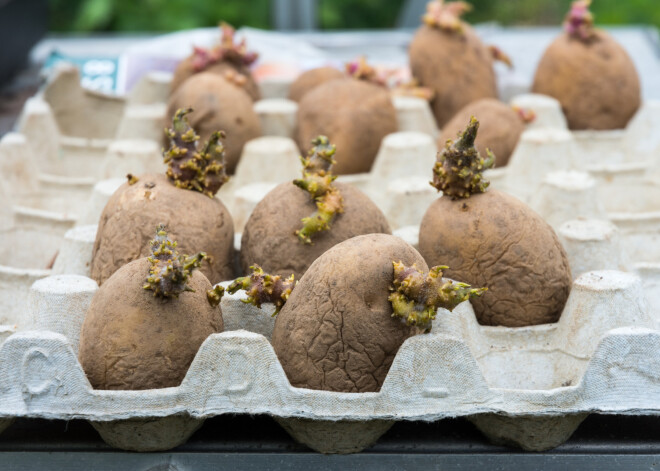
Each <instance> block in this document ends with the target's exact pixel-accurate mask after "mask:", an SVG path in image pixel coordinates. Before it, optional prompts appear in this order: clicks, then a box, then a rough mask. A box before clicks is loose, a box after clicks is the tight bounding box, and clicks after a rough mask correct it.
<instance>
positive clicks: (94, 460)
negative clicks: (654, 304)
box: [0, 415, 660, 471]
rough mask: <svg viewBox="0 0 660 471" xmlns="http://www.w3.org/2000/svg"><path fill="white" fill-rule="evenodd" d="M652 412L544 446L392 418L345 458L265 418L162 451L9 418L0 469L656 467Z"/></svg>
mask: <svg viewBox="0 0 660 471" xmlns="http://www.w3.org/2000/svg"><path fill="white" fill-rule="evenodd" d="M656 468H660V419H659V418H654V417H629V416H621V417H616V416H602V415H592V416H590V417H588V418H587V419H586V420H585V421H584V422H583V423H582V425H580V427H579V428H578V430H577V431H576V433H575V434H574V435H573V437H571V439H570V440H569V441H568V442H567V443H565V444H564V445H562V446H560V447H558V448H556V449H554V450H551V451H549V452H545V453H526V452H522V451H520V450H516V449H512V448H506V447H500V446H495V445H491V444H489V443H488V441H487V440H486V439H485V438H484V437H483V436H482V435H481V434H480V433H479V432H478V431H477V429H476V428H475V427H474V426H473V425H472V424H471V423H469V422H468V421H467V420H465V419H448V420H442V421H439V422H435V423H424V422H399V423H397V424H395V425H394V426H393V427H392V428H391V429H390V431H389V432H387V433H386V434H385V435H384V436H383V437H382V438H381V439H380V440H379V441H378V443H377V444H376V445H374V446H373V447H371V448H369V449H368V450H365V451H364V452H362V453H359V454H354V455H327V456H324V455H320V454H318V453H314V452H312V451H311V450H309V449H308V448H306V447H304V446H302V445H298V444H296V443H295V442H294V441H293V440H292V439H291V438H290V437H289V436H288V435H287V434H286V432H284V430H283V429H281V428H280V427H279V426H278V425H277V423H275V421H274V420H273V419H271V418H270V417H267V416H252V417H251V416H245V415H241V416H221V417H215V418H213V419H209V420H207V421H206V422H205V423H204V425H203V426H202V428H201V429H199V430H198V431H197V432H196V433H195V434H194V435H193V436H192V437H191V439H190V440H189V441H188V443H186V444H184V445H182V446H180V447H178V448H176V449H174V450H171V451H168V452H162V453H131V452H121V451H117V450H113V449H111V448H110V447H108V446H107V445H105V444H104V443H103V441H102V440H101V439H100V437H99V435H98V434H97V433H96V431H95V430H94V429H93V428H92V427H91V426H90V425H89V424H88V423H87V422H85V421H81V420H73V421H70V422H64V421H47V420H36V419H20V420H17V421H16V422H15V423H14V424H13V425H12V426H11V427H10V428H8V429H7V430H6V431H5V432H4V433H3V434H2V435H0V469H2V470H23V469H43V470H45V469H48V470H60V469H62V470H64V469H66V470H106V469H108V470H109V469H122V470H135V471H142V470H144V471H147V470H149V471H189V470H211V469H246V470H256V469H283V470H284V469H313V470H314V471H321V470H325V469H360V470H362V471H364V470H370V469H379V470H380V469H405V470H408V469H442V470H458V469H488V470H500V469H502V470H503V469H515V470H516V471H524V470H537V469H548V470H554V469H562V470H573V469H585V470H609V469H656Z"/></svg>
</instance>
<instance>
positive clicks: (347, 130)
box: [296, 78, 398, 175]
mask: <svg viewBox="0 0 660 471" xmlns="http://www.w3.org/2000/svg"><path fill="white" fill-rule="evenodd" d="M297 123H298V127H297V130H296V141H297V143H298V147H299V148H300V150H301V152H303V154H306V153H307V150H308V149H309V146H310V142H311V141H312V139H314V138H315V137H316V136H318V135H319V134H322V135H324V136H328V138H330V142H332V143H333V144H335V145H336V146H337V149H338V151H337V154H336V155H335V160H336V161H337V163H336V164H335V166H334V167H333V173H335V174H337V175H343V174H348V173H362V172H368V171H369V170H370V169H371V164H373V162H374V159H375V158H376V154H377V153H378V148H379V147H380V142H381V141H382V140H383V138H384V137H385V136H386V135H388V134H390V133H393V132H396V131H397V128H398V124H397V120H396V111H395V110H394V105H392V101H391V99H390V95H389V93H388V92H387V90H386V89H385V88H383V87H379V86H378V85H374V84H372V83H367V82H364V81H361V80H356V79H353V78H344V79H338V80H331V81H329V82H325V83H322V84H321V85H319V86H317V87H315V88H313V89H312V90H311V91H309V92H308V93H307V94H305V96H303V98H302V100H300V103H299V105H298V116H297Z"/></svg>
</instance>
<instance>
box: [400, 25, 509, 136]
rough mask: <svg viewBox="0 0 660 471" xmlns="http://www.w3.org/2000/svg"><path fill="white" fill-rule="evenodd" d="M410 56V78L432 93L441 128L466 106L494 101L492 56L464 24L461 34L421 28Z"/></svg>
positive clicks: (494, 83) (411, 46) (415, 37)
mask: <svg viewBox="0 0 660 471" xmlns="http://www.w3.org/2000/svg"><path fill="white" fill-rule="evenodd" d="M409 55H410V68H411V72H412V75H413V77H415V78H416V79H417V80H419V83H420V85H422V86H424V87H429V88H430V89H432V90H433V91H434V93H435V95H434V98H433V100H432V101H431V108H432V110H433V114H434V116H435V120H436V122H437V124H438V127H439V128H440V129H442V128H443V127H444V126H445V124H446V123H447V122H448V121H449V120H450V119H451V118H452V116H454V115H455V114H456V113H457V112H458V111H459V110H460V109H461V108H463V107H464V106H465V105H468V104H469V103H472V102H473V101H476V100H479V99H481V98H497V84H496V82H495V70H494V69H493V59H492V55H491V53H490V51H489V50H488V48H487V47H486V46H485V45H484V44H483V43H482V42H481V40H480V39H479V37H478V36H477V35H476V33H475V32H474V30H473V29H472V28H471V27H470V26H469V25H468V24H466V23H462V31H461V32H456V31H444V30H441V29H439V28H433V27H430V26H426V25H424V26H421V27H420V28H419V29H418V30H417V32H416V33H415V36H414V37H413V39H412V42H411V43H410V50H409Z"/></svg>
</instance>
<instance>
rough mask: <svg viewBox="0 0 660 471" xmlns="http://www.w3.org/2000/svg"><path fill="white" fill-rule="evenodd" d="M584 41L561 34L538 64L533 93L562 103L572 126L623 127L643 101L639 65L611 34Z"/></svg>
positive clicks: (590, 127)
mask: <svg viewBox="0 0 660 471" xmlns="http://www.w3.org/2000/svg"><path fill="white" fill-rule="evenodd" d="M595 33H596V35H597V37H596V39H595V40H594V41H592V42H590V43H588V44H585V43H583V42H582V41H579V40H576V39H571V38H570V36H568V35H567V34H565V33H564V34H562V35H561V36H559V37H558V38H557V39H555V41H554V42H553V43H552V44H550V46H549V47H548V49H547V50H546V51H545V53H544V54H543V57H542V58H541V62H540V63H539V66H538V68H537V69H536V75H535V77H534V84H533V85H532V92H533V93H541V94H544V95H549V96H551V97H554V98H555V99H557V100H558V101H559V103H561V107H562V109H563V111H564V114H565V115H566V120H567V121H568V127H569V128H570V129H598V130H601V129H622V128H625V127H626V125H627V124H628V121H630V118H632V117H633V115H634V114H635V112H636V111H637V109H638V108H639V106H640V102H641V92H640V85H639V76H638V75H637V71H636V70H635V65H634V64H633V62H632V60H631V59H630V57H629V56H628V54H627V53H626V51H625V49H623V47H621V46H620V45H619V43H617V42H616V41H615V40H614V39H613V38H612V37H611V36H610V35H609V34H607V33H605V32H604V31H600V30H596V31H595Z"/></svg>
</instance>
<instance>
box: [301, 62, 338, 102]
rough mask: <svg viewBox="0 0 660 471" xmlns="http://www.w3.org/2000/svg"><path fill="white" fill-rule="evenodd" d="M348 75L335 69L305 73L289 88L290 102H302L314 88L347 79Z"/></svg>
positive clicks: (317, 69)
mask: <svg viewBox="0 0 660 471" xmlns="http://www.w3.org/2000/svg"><path fill="white" fill-rule="evenodd" d="M345 77H346V74H345V73H343V72H342V71H340V70H337V69H335V68H334V67H317V68H316V69H311V70H307V71H305V72H303V73H302V74H300V75H299V76H298V78H297V79H296V80H295V81H294V82H293V83H292V84H291V88H289V100H293V101H300V100H301V99H302V97H303V96H304V95H305V94H306V93H307V92H309V91H310V90H312V89H313V88H315V87H317V86H319V85H321V84H322V83H325V82H328V81H330V80H335V79H341V78H345Z"/></svg>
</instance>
